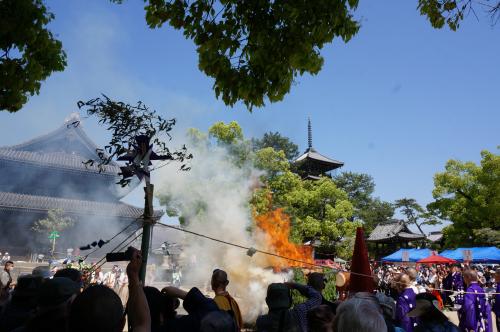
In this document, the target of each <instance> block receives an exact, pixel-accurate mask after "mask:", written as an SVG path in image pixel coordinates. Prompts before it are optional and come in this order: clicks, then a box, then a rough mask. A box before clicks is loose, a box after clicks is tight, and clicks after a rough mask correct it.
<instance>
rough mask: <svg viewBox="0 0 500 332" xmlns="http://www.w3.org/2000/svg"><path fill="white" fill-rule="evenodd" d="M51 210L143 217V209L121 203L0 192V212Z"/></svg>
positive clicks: (69, 212)
mask: <svg viewBox="0 0 500 332" xmlns="http://www.w3.org/2000/svg"><path fill="white" fill-rule="evenodd" d="M51 209H62V210H64V212H65V213H68V214H75V215H84V216H100V217H111V218H112V217H118V218H130V219H134V218H140V217H141V216H142V215H143V209H140V208H137V207H135V206H132V205H129V204H126V203H122V202H118V203H110V202H100V201H87V200H78V199H67V198H57V197H49V196H35V195H25V194H16V193H9V192H0V210H13V211H17V210H27V211H40V212H46V211H48V210H51ZM162 215H163V212H162V211H156V210H155V218H160V217H161V216H162Z"/></svg>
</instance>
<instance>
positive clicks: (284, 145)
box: [252, 132, 299, 160]
mask: <svg viewBox="0 0 500 332" xmlns="http://www.w3.org/2000/svg"><path fill="white" fill-rule="evenodd" d="M252 144H253V149H254V150H255V151H257V150H261V149H264V148H273V149H274V150H275V151H283V152H284V154H285V156H286V158H287V159H288V160H294V159H295V158H297V157H298V156H299V147H298V145H297V144H295V143H293V142H292V141H291V140H290V139H289V138H288V137H286V136H282V135H281V134H280V133H279V132H274V133H273V132H268V133H265V134H264V136H262V138H257V139H252Z"/></svg>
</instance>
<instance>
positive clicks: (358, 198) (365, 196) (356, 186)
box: [333, 172, 375, 209]
mask: <svg viewBox="0 0 500 332" xmlns="http://www.w3.org/2000/svg"><path fill="white" fill-rule="evenodd" d="M333 180H334V181H335V183H336V184H337V186H339V187H340V188H342V189H344V190H345V191H346V193H347V195H348V196H349V200H350V201H351V202H352V203H353V205H354V206H355V207H356V208H358V209H363V208H364V207H366V206H368V205H369V204H370V202H371V196H372V194H373V192H374V191H375V182H374V181H373V178H372V177H371V176H370V175H368V174H362V173H354V172H342V173H340V174H339V175H337V176H335V177H334V179H333Z"/></svg>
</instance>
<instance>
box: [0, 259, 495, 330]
mask: <svg viewBox="0 0 500 332" xmlns="http://www.w3.org/2000/svg"><path fill="white" fill-rule="evenodd" d="M141 262H142V258H141V253H140V252H139V251H138V250H135V249H134V251H133V255H132V259H131V261H130V263H129V264H128V265H127V269H126V271H121V270H120V268H119V267H118V266H115V267H113V269H112V270H111V271H110V272H107V273H102V272H101V271H100V270H99V269H97V268H96V269H95V270H94V271H93V273H92V275H90V276H84V275H82V273H81V272H80V271H78V270H76V269H72V268H64V269H61V270H58V271H57V272H56V273H55V274H54V275H53V276H52V275H51V276H49V275H43V274H40V273H37V271H33V273H32V274H31V275H23V276H21V277H19V278H18V280H17V283H14V281H13V279H12V277H11V271H12V269H13V267H14V263H13V262H11V261H7V262H6V263H5V266H4V270H3V271H1V273H0V282H1V285H0V310H1V314H0V332H3V331H6V332H8V331H15V332H45V331H52V332H59V331H61V332H68V331H75V332H80V331H82V332H83V331H92V332H100V331H102V332H104V331H110V332H118V331H123V330H124V329H125V326H126V325H127V328H126V330H128V331H133V332H142V331H153V332H157V331H165V332H169V331H175V332H177V331H186V332H190V331H193V332H197V331H201V332H208V331H210V332H211V331H214V332H215V331H221V332H226V331H227V332H237V331H243V330H245V329H247V328H249V326H247V325H245V317H244V315H243V314H242V312H241V311H240V307H239V305H238V299H235V298H234V297H233V296H231V295H230V294H229V292H228V290H227V287H228V285H229V276H228V274H227V273H226V272H225V271H223V270H221V269H216V270H214V271H213V272H212V275H211V288H212V290H213V292H214V296H213V297H207V296H205V295H204V294H203V293H202V292H201V291H200V290H199V289H198V288H196V287H193V288H191V289H189V290H188V291H186V290H183V289H181V288H177V287H173V286H170V287H165V288H163V289H162V290H159V289H157V288H154V287H143V285H142V284H141V282H140V280H139V269H140V266H141ZM374 273H375V276H376V277H375V278H374V279H373V280H374V282H376V283H378V289H377V290H376V291H375V292H356V293H354V292H351V293H350V295H349V297H348V298H347V299H346V300H344V301H341V302H340V301H336V302H331V301H328V300H327V299H326V298H325V297H324V296H323V291H324V289H325V286H326V282H327V280H326V279H325V276H324V275H323V274H322V273H319V272H313V273H310V274H309V275H308V282H307V284H299V283H295V282H284V283H272V284H270V285H268V287H267V296H266V299H265V301H266V304H267V307H268V311H267V313H265V314H262V315H260V316H259V317H258V318H257V320H256V322H254V324H251V325H253V326H252V327H250V328H251V329H249V331H251V330H256V331H259V332H281V331H283V332H285V331H291V332H308V331H310V332H316V331H318V332H323V331H324V332H331V331H336V332H347V331H349V332H350V331H359V332H372V331H373V332H379V331H384V332H385V331H390V332H393V331H394V332H401V331H406V332H420V331H449V332H454V331H467V332H470V331H474V332H480V331H484V332H492V327H493V322H492V315H491V311H492V310H493V311H494V312H495V315H496V317H497V319H496V324H497V325H498V324H499V323H500V322H499V319H498V317H499V315H500V269H497V270H496V271H493V270H492V269H490V268H487V269H486V268H481V267H473V266H471V267H466V268H464V267H462V266H459V265H454V266H452V267H448V266H444V265H443V266H433V267H423V268H420V269H419V270H416V269H414V268H405V267H395V266H383V267H379V268H376V269H375V270H374ZM122 275H125V277H126V282H125V277H123V276H122ZM86 277H87V278H91V285H88V283H87V282H85V280H84V279H85V278H86ZM120 279H122V282H120ZM124 285H126V286H125V287H126V288H127V290H128V298H127V299H126V301H123V298H120V291H121V289H122V287H124ZM488 285H490V288H493V285H495V287H494V288H493V296H492V297H491V299H489V298H488V296H487V295H488V294H487V292H486V291H485V288H484V287H487V286H488ZM292 290H296V291H298V292H299V293H300V294H301V295H302V296H303V297H304V298H305V300H304V301H303V302H302V303H296V304H295V305H294V304H293V300H292V296H291V291H292ZM180 300H182V303H183V308H184V310H185V312H186V314H183V315H180V314H178V313H177V310H178V308H179V306H180V303H181V302H180ZM445 305H448V306H450V307H451V308H453V309H456V310H458V317H459V321H460V324H459V326H455V325H454V324H453V323H452V322H450V321H449V319H448V318H447V316H446V315H445V314H444V313H443V312H442V309H443V306H445Z"/></svg>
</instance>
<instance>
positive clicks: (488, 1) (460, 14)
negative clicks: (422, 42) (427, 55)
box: [418, 0, 500, 31]
mask: <svg viewBox="0 0 500 332" xmlns="http://www.w3.org/2000/svg"><path fill="white" fill-rule="evenodd" d="M418 9H419V10H420V14H421V15H424V16H427V19H428V20H429V22H430V23H431V25H432V26H433V27H434V28H437V29H441V28H442V27H444V26H445V25H447V26H448V27H449V28H450V29H451V30H453V31H456V30H457V29H458V28H459V27H460V23H461V21H462V20H463V19H464V18H465V17H466V16H467V15H470V14H472V15H474V16H475V17H476V18H478V16H477V13H476V11H477V10H478V9H479V10H481V11H484V10H486V11H487V12H488V13H489V15H490V18H491V22H492V24H493V25H494V24H496V23H497V22H498V19H499V18H500V1H498V0H485V1H483V2H480V1H471V0H418Z"/></svg>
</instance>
